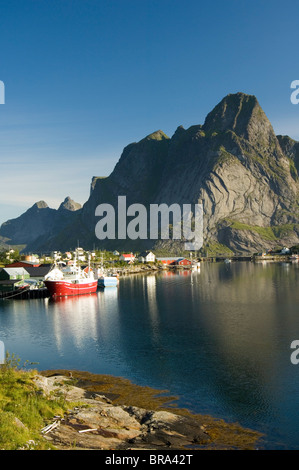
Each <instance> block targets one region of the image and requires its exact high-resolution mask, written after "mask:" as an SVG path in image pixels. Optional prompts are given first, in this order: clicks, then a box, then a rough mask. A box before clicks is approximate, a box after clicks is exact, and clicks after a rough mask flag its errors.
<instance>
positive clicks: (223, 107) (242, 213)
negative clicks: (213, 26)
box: [82, 93, 299, 252]
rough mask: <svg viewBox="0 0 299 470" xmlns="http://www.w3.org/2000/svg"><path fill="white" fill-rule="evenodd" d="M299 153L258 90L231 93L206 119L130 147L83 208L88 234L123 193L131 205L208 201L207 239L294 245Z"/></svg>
mask: <svg viewBox="0 0 299 470" xmlns="http://www.w3.org/2000/svg"><path fill="white" fill-rule="evenodd" d="M297 144H298V145H297ZM298 155H299V143H296V142H295V141H292V140H291V139H290V138H287V137H285V138H281V137H276V135H275V133H274V130H273V128H272V126H271V124H270V122H269V120H268V118H267V117H266V115H265V113H264V112H263V110H262V109H261V107H260V105H259V103H258V101H257V99H256V98H255V97H254V96H250V95H245V94H243V93H237V94H234V95H228V96H226V97H225V98H224V99H223V100H222V101H221V102H220V103H219V104H218V105H217V106H216V107H215V108H214V109H213V110H212V111H211V112H210V113H209V114H208V116H207V117H206V120H205V122H204V124H203V125H197V126H192V127H190V128H189V129H184V128H183V127H182V126H180V127H178V129H177V130H176V132H175V134H174V135H173V137H172V138H171V139H170V138H169V137H167V136H166V135H165V134H164V133H163V132H162V131H157V132H155V133H153V134H151V135H150V136H148V137H146V138H145V139H143V140H142V141H140V142H138V143H134V144H130V145H129V146H127V147H126V148H125V149H124V151H123V154H122V156H121V158H120V160H119V162H118V164H117V165H116V167H115V169H114V171H113V172H112V174H111V175H110V176H109V177H108V178H106V179H105V180H100V179H99V180H97V181H96V184H95V186H94V190H93V192H92V194H91V197H90V199H89V201H87V203H86V204H85V205H84V207H83V210H82V221H83V224H84V227H85V228H86V233H87V234H91V233H92V232H93V230H94V227H95V224H96V218H95V217H94V214H95V209H96V207H97V205H98V204H100V203H103V202H107V203H111V204H113V205H114V207H117V196H118V195H126V196H127V203H128V204H131V203H133V202H139V203H142V204H144V205H146V206H148V204H150V203H166V204H168V205H170V204H172V203H178V204H181V205H182V204H188V203H197V202H202V203H203V207H204V241H205V244H207V243H210V245H213V244H215V243H221V244H224V245H226V246H227V247H228V248H229V249H231V250H233V251H242V252H244V251H245V252H246V251H248V252H252V251H259V250H262V249H264V248H271V247H272V248H273V247H275V246H277V245H287V246H288V245H293V244H295V243H298V234H299V230H298V220H299V214H298V175H297V169H298ZM92 234H93V233H92ZM102 243H103V242H102ZM109 243H110V242H107V246H109ZM115 243H116V244H117V245H118V246H119V247H120V245H121V243H124V242H120V243H117V242H115ZM115 243H114V245H115ZM134 243H135V245H136V244H137V242H132V241H130V243H129V244H130V246H131V247H133V246H134ZM97 244H99V241H97ZM129 244H128V245H129ZM140 244H143V245H142V246H144V244H145V242H140V243H139V245H140ZM161 244H162V245H163V243H162V242H158V244H157V243H155V241H151V242H149V243H147V247H149V246H151V247H153V246H157V245H158V246H159V245H161ZM170 245H171V243H170V244H169V243H168V248H169V247H170ZM110 246H112V244H111V243H110Z"/></svg>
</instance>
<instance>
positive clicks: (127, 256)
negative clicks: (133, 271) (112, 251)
mask: <svg viewBox="0 0 299 470" xmlns="http://www.w3.org/2000/svg"><path fill="white" fill-rule="evenodd" d="M119 260H120V261H126V262H127V263H134V261H135V255H133V253H128V254H127V253H123V254H121V255H120V257H119Z"/></svg>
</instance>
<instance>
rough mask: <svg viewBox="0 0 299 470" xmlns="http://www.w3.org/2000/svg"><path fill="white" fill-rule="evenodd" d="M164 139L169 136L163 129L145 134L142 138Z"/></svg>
mask: <svg viewBox="0 0 299 470" xmlns="http://www.w3.org/2000/svg"><path fill="white" fill-rule="evenodd" d="M164 139H169V137H168V136H167V135H166V134H165V133H164V132H163V131H161V130H158V131H155V132H152V133H151V134H149V135H148V136H146V137H145V139H144V140H164Z"/></svg>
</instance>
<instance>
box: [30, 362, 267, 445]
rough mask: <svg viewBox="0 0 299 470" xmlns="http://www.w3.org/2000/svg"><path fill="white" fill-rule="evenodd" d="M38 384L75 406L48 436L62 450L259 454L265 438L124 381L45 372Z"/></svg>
mask: <svg viewBox="0 0 299 470" xmlns="http://www.w3.org/2000/svg"><path fill="white" fill-rule="evenodd" d="M35 384H36V386H37V387H38V388H39V389H40V391H41V393H44V394H45V395H47V396H49V397H50V398H51V399H55V396H56V397H58V396H59V397H61V396H63V397H64V399H65V400H66V401H67V402H69V403H70V409H69V410H68V413H67V414H66V415H64V416H63V417H55V418H54V420H53V421H51V422H49V423H48V424H47V426H45V428H44V429H43V430H42V433H43V435H44V437H45V438H46V439H47V440H48V441H49V442H51V444H52V445H53V446H54V447H55V449H58V450H74V449H80V450H157V449H160V450H165V449H166V450H184V449H189V450H190V449H193V450H197V449H217V450H219V449H256V448H257V442H258V440H259V438H260V437H261V436H260V435H259V434H258V433H257V432H255V431H252V430H248V429H244V428H242V427H241V426H239V425H238V424H229V423H225V422H224V421H222V420H216V419H213V418H211V417H210V416H201V415H193V414H191V413H189V412H188V411H187V410H182V409H176V408H172V406H171V403H172V402H173V400H174V399H175V397H169V396H168V397H167V396H166V395H165V392H164V393H163V391H161V390H152V389H150V388H148V387H139V386H136V385H134V384H132V383H131V382H129V381H128V380H125V379H121V378H115V377H111V376H105V375H95V374H90V373H87V372H79V371H65V370H63V371H44V372H42V373H40V374H38V375H37V376H36V377H35ZM161 392H162V393H161ZM74 403H75V406H73V405H74ZM167 403H168V404H167Z"/></svg>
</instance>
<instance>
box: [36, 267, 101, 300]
mask: <svg viewBox="0 0 299 470" xmlns="http://www.w3.org/2000/svg"><path fill="white" fill-rule="evenodd" d="M44 284H45V286H46V287H47V289H48V291H49V293H50V295H51V296H53V297H55V296H68V295H80V294H91V293H93V292H96V290H97V288H98V280H97V279H95V277H94V273H93V270H92V269H91V268H90V265H89V266H88V267H87V268H86V269H84V270H82V269H81V268H80V266H78V265H77V263H76V259H75V262H74V266H73V270H72V273H71V274H67V273H64V272H63V271H62V270H61V269H60V268H59V267H58V265H57V263H56V260H55V264H54V267H53V269H52V270H51V271H50V272H49V273H48V274H47V276H46V277H45V278H44Z"/></svg>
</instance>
